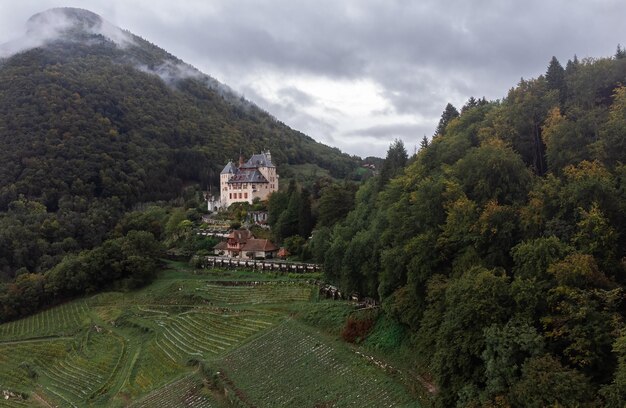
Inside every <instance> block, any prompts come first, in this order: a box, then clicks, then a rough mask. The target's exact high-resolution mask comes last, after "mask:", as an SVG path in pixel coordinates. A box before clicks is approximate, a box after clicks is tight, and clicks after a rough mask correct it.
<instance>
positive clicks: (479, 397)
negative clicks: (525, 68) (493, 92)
mask: <svg viewBox="0 0 626 408" xmlns="http://www.w3.org/2000/svg"><path fill="white" fill-rule="evenodd" d="M625 83H626V59H625V58H624V53H623V52H618V54H617V55H616V56H615V57H614V58H603V59H585V60H582V61H579V60H578V59H577V58H574V59H573V60H570V61H568V62H567V65H566V67H565V68H564V67H563V66H562V65H561V64H560V63H559V61H558V60H556V58H553V59H552V61H551V62H550V65H549V67H548V69H547V72H546V74H545V75H542V76H540V77H539V78H537V79H533V80H522V81H521V82H520V83H519V84H518V86H517V87H515V88H513V89H511V91H510V92H509V94H508V96H507V97H506V98H504V99H503V100H502V101H494V102H487V101H485V100H477V99H474V98H472V99H471V100H470V101H469V102H468V104H467V105H466V106H464V107H463V108H462V109H461V111H460V112H459V111H458V110H457V109H456V108H454V107H453V106H452V105H449V106H448V107H447V108H446V110H445V111H444V114H443V115H442V119H441V123H440V126H439V130H438V133H437V134H436V135H435V136H434V137H433V138H432V141H428V140H423V141H422V147H421V149H420V151H419V152H418V153H417V155H416V156H415V157H412V158H410V159H409V162H408V165H407V166H406V167H404V168H399V173H400V174H398V173H397V172H398V167H397V166H394V165H393V163H401V161H402V160H398V159H397V158H398V157H402V156H403V152H404V155H406V152H405V151H404V148H403V146H402V145H401V143H399V142H396V143H394V145H392V146H391V148H390V150H389V153H388V158H387V160H386V162H385V164H387V167H388V169H390V170H389V173H390V177H387V176H385V177H383V174H382V172H381V177H376V178H373V179H371V180H369V181H367V182H366V183H364V184H363V185H362V186H361V187H360V189H359V190H358V192H357V194H356V199H355V208H354V209H353V210H352V211H350V213H349V214H348V215H347V217H345V218H344V219H342V220H340V221H339V222H337V223H336V224H334V225H333V226H331V227H325V228H318V229H317V230H316V231H314V232H313V239H312V241H311V243H310V244H309V245H310V246H311V247H312V248H318V249H317V250H314V251H312V254H313V255H314V256H315V257H316V258H317V260H318V261H320V262H324V265H325V273H326V278H327V279H328V280H330V281H332V282H334V283H336V284H339V285H340V286H341V287H342V288H343V289H344V290H346V291H357V292H359V293H361V294H364V295H368V296H374V297H377V298H379V299H380V300H381V301H382V304H383V308H384V310H385V312H386V313H387V315H388V316H391V317H393V318H394V319H396V320H397V321H398V322H400V323H401V324H402V325H404V326H405V327H406V328H407V329H408V331H407V332H408V333H409V339H408V341H409V342H410V343H411V344H412V345H413V346H414V348H415V350H416V353H417V354H418V356H419V360H420V361H421V365H422V366H423V367H428V369H429V371H430V374H432V376H433V378H434V380H435V382H436V384H437V386H438V387H439V392H438V394H437V395H436V397H435V405H436V406H441V407H450V406H459V407H461V406H462V407H467V406H493V407H495V406H498V407H506V406H511V407H543V406H611V407H622V406H623V403H624V401H626V328H625V326H624V317H625V313H626V304H625V303H624V289H625V284H626V261H625V259H626V258H625V257H626V235H625V234H624V231H625V230H626V184H625V181H626V165H624V160H626V88H625V87H623V86H622V84H625Z"/></svg>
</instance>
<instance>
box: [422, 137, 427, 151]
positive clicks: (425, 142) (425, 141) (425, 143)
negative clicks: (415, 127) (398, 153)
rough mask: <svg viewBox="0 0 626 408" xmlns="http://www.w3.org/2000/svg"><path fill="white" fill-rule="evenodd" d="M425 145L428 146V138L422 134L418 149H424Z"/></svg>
mask: <svg viewBox="0 0 626 408" xmlns="http://www.w3.org/2000/svg"><path fill="white" fill-rule="evenodd" d="M427 147H428V138H427V137H426V135H424V137H423V138H422V141H421V142H420V150H422V149H426V148H427Z"/></svg>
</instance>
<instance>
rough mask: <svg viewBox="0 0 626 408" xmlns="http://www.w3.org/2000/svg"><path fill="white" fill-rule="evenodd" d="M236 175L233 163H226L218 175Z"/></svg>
mask: <svg viewBox="0 0 626 408" xmlns="http://www.w3.org/2000/svg"><path fill="white" fill-rule="evenodd" d="M235 173H237V168H236V167H235V165H234V164H233V162H228V164H227V165H226V166H224V170H222V172H221V173H220V174H235Z"/></svg>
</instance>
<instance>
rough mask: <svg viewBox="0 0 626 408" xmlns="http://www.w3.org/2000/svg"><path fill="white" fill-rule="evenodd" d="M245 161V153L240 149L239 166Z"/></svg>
mask: <svg viewBox="0 0 626 408" xmlns="http://www.w3.org/2000/svg"><path fill="white" fill-rule="evenodd" d="M244 163H245V161H244V159H243V153H242V152H241V150H239V167H241V166H243V164H244Z"/></svg>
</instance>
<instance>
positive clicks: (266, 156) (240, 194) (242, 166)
mask: <svg viewBox="0 0 626 408" xmlns="http://www.w3.org/2000/svg"><path fill="white" fill-rule="evenodd" d="M274 191H278V174H276V166H274V164H273V163H272V156H271V155H270V152H269V150H268V151H266V152H261V153H259V154H254V155H252V157H250V159H249V160H248V161H244V158H243V156H240V157H239V165H238V166H235V164H234V163H233V162H228V164H226V166H225V167H224V170H222V172H221V173H220V199H219V207H220V208H228V206H230V205H231V204H232V203H237V202H248V203H250V204H252V200H254V199H255V198H258V199H260V200H267V198H268V196H269V195H270V193H272V192H274ZM212 205H213V206H214V207H215V208H217V202H214V203H213V204H212ZM209 206H211V203H209ZM210 209H212V208H210Z"/></svg>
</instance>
